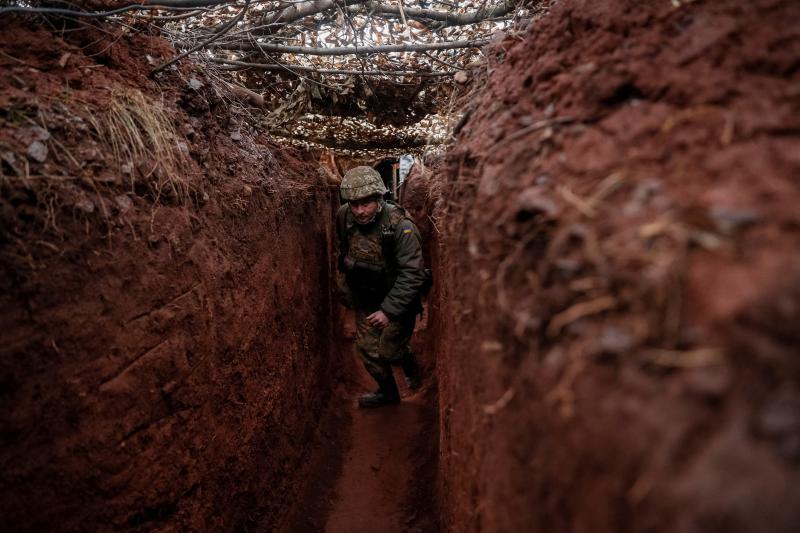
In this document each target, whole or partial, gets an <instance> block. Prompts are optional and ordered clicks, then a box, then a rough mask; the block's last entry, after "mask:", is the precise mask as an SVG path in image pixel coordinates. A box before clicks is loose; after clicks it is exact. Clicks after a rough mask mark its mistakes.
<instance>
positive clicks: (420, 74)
mask: <svg viewBox="0 0 800 533" xmlns="http://www.w3.org/2000/svg"><path fill="white" fill-rule="evenodd" d="M211 61H213V62H214V63H218V64H220V65H232V66H238V67H242V68H252V69H256V70H270V71H289V72H292V71H297V72H315V73H317V74H348V75H352V76H410V77H417V78H432V77H438V76H452V75H453V74H455V71H445V72H424V71H413V70H343V69H331V68H315V67H306V66H301V65H279V64H277V63H246V62H244V61H234V60H232V59H218V58H213V59H212V60H211ZM236 70H239V69H236Z"/></svg>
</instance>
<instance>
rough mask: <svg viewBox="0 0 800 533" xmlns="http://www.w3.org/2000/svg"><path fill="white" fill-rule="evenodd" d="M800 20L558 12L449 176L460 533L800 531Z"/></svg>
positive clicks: (481, 103)
mask: <svg viewBox="0 0 800 533" xmlns="http://www.w3.org/2000/svg"><path fill="white" fill-rule="evenodd" d="M798 8H800V6H798V4H797V3H796V2H788V1H773V0H769V1H768V0H763V1H757V2H737V1H734V0H731V1H717V2H703V1H697V2H671V3H670V2H634V1H581V0H566V1H563V2H556V3H554V5H553V6H552V9H551V11H550V12H549V13H548V14H547V15H545V16H544V17H542V18H540V19H539V20H537V21H535V22H533V23H532V24H531V25H530V27H529V28H528V30H527V32H526V33H525V34H523V35H509V36H506V38H500V39H498V40H497V42H496V43H495V46H493V47H492V48H491V49H490V50H489V58H488V64H487V65H484V67H485V68H487V69H488V71H489V73H490V76H489V81H488V84H487V85H486V87H485V88H484V89H483V91H482V92H481V93H480V95H479V96H478V98H476V100H475V102H474V105H472V106H471V107H470V108H469V109H468V113H469V117H468V118H467V120H466V121H464V122H463V127H461V128H460V131H459V132H458V138H457V141H456V145H455V147H454V148H453V149H452V150H451V152H450V153H449V154H448V156H447V168H446V169H445V170H444V172H443V173H442V175H441V176H440V177H441V181H442V183H441V188H442V198H443V205H441V206H440V207H439V208H438V209H437V211H436V213H435V215H436V216H435V220H436V221H437V225H438V228H439V230H440V231H441V232H442V233H441V235H440V243H439V247H438V248H437V250H436V253H435V254H434V259H435V265H434V266H435V270H436V280H437V288H436V289H437V291H438V294H439V299H440V304H441V307H440V312H438V313H437V314H436V316H435V328H436V330H437V331H438V343H437V344H438V346H437V355H438V367H439V387H440V388H439V394H440V421H441V442H440V453H441V457H440V463H439V464H440V474H441V476H440V477H441V480H440V481H441V490H440V491H439V494H440V500H441V502H440V503H441V509H442V513H443V517H442V519H443V524H444V526H445V528H446V529H448V530H450V531H536V532H565V531H574V532H578V531H585V532H592V533H599V532H617V533H619V532H625V531H665V532H666V531H669V532H689V531H704V532H711V531H725V532H731V531H763V532H778V531H786V532H788V531H795V530H797V528H798V527H799V526H800V514H798V509H800V470H799V469H798V458H800V447H799V446H798V443H800V408H799V407H800V388H799V386H800V367H799V366H798V352H797V346H798V345H799V344H798V343H799V342H800V338H798V336H797V335H798V334H797V332H798V330H797V327H796V326H797V324H798V323H800V255H798V250H800V247H799V245H800V234H798V227H800V218H799V217H798V210H797V207H796V205H797V199H798V188H797V180H796V177H797V175H798V172H800V160H798V158H797V154H798V153H800V135H799V134H798V132H800V128H798V126H800V122H798V121H799V120H800V106H798V99H797V95H798V92H797V87H798V83H800V70H798V67H800V63H798V57H800V53H798V52H800V38H799V37H798V34H797V33H796V31H795V30H794V28H796V27H798V23H800V10H799V9H798Z"/></svg>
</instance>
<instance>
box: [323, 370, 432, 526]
mask: <svg viewBox="0 0 800 533" xmlns="http://www.w3.org/2000/svg"><path fill="white" fill-rule="evenodd" d="M353 367H355V368H354V370H357V376H356V379H355V380H354V381H353V384H352V386H349V387H347V389H349V392H350V393H351V395H352V397H353V401H351V402H349V404H350V405H349V409H351V410H352V413H351V415H352V425H351V427H350V447H349V449H347V450H346V452H345V456H344V458H343V464H342V471H341V475H340V477H339V479H338V480H337V482H336V487H335V489H334V491H335V496H334V503H333V508H332V509H331V512H330V514H329V515H328V520H327V523H326V524H325V529H324V531H325V532H326V533H362V532H363V533H367V532H370V533H372V532H375V531H382V532H386V533H401V532H416V531H422V530H421V529H420V528H419V526H418V525H417V522H418V521H419V519H420V518H421V517H420V516H419V509H418V505H417V503H416V502H415V501H414V499H415V497H416V495H417V493H418V491H417V490H416V489H417V488H418V487H415V484H416V482H417V476H416V474H417V470H418V469H419V465H418V464H416V459H417V458H418V457H419V454H417V453H416V452H417V450H418V449H419V447H420V444H421V443H420V440H419V439H420V437H421V436H422V435H424V434H425V432H424V431H423V426H424V423H425V416H426V414H427V410H426V405H425V403H426V394H425V393H424V390H423V391H420V392H413V391H409V390H407V389H406V388H405V387H404V383H402V372H399V371H396V372H395V374H396V376H397V377H398V378H399V379H398V384H399V386H400V387H401V394H402V395H403V401H402V402H401V403H399V404H397V405H393V406H387V407H382V408H379V409H359V408H358V406H357V404H356V402H355V398H356V397H357V395H358V394H360V393H361V392H365V391H368V390H371V389H373V388H374V387H375V384H374V381H372V379H371V378H370V377H369V375H368V374H367V373H366V371H365V370H363V368H361V365H357V364H354V365H353Z"/></svg>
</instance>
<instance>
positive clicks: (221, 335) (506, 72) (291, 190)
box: [0, 0, 800, 533]
mask: <svg viewBox="0 0 800 533" xmlns="http://www.w3.org/2000/svg"><path fill="white" fill-rule="evenodd" d="M552 8H553V9H552V11H551V12H549V13H546V14H543V16H542V18H541V19H537V20H535V21H531V25H530V27H529V29H528V30H526V33H519V34H504V35H498V36H497V39H494V40H493V42H492V44H491V45H489V47H488V48H487V49H486V50H485V54H486V55H485V57H486V62H485V63H483V64H481V65H482V66H480V65H479V66H478V69H479V71H480V76H478V77H477V81H479V82H480V83H484V82H485V84H484V85H482V86H481V87H478V88H475V90H474V91H473V88H472V87H470V86H467V87H465V88H467V89H468V91H469V94H470V101H469V102H465V103H464V106H465V108H464V110H463V112H464V114H463V119H462V120H461V121H459V122H458V123H457V125H456V126H455V128H454V132H453V134H454V136H455V137H454V141H453V142H452V144H451V145H450V146H449V147H448V149H447V151H446V153H444V154H442V155H441V156H439V157H438V158H433V161H431V165H430V167H428V168H429V171H430V172H429V174H428V175H425V176H420V177H419V179H420V181H419V182H418V183H419V184H420V186H419V188H418V189H417V195H416V196H415V197H414V196H413V195H412V197H411V198H412V201H410V202H409V203H408V205H407V207H409V209H410V210H413V211H414V213H413V214H414V218H415V220H416V221H417V222H418V224H419V226H420V229H421V231H422V233H423V240H425V241H426V242H427V243H428V245H429V246H430V250H428V252H429V255H430V259H431V264H432V266H433V268H434V272H435V280H436V282H435V285H434V288H433V292H432V295H431V297H430V301H429V302H428V310H427V311H426V314H425V317H424V319H423V320H422V321H421V322H420V323H419V324H418V328H417V331H416V332H415V336H414V339H413V347H414V349H415V351H416V353H417V355H418V357H419V359H420V362H421V364H422V367H423V375H424V381H423V387H422V389H421V390H419V391H408V390H405V389H403V391H402V394H403V401H402V402H401V403H400V404H399V405H396V406H391V407H385V408H382V409H377V410H372V411H367V410H359V409H358V408H357V407H356V403H355V398H356V396H357V395H358V394H360V393H362V392H365V391H367V390H369V389H371V388H372V387H373V384H372V382H371V380H370V379H369V378H368V377H367V376H366V374H365V373H364V371H363V369H362V368H361V366H360V363H359V362H358V361H357V359H356V357H355V355H354V353H353V350H352V345H351V343H352V321H351V319H350V318H349V317H348V316H347V315H346V313H345V312H344V310H343V308H341V307H340V306H339V305H338V304H337V303H336V301H335V299H334V290H333V280H334V277H335V264H334V262H333V254H334V248H335V246H334V244H333V235H332V233H333V227H332V225H333V224H332V222H333V218H334V217H333V215H334V212H335V209H336V207H338V205H339V198H338V193H337V187H336V183H335V181H336V180H335V179H328V178H326V174H325V172H320V170H321V169H320V165H321V164H322V160H321V156H320V154H312V153H310V152H303V151H301V150H297V149H294V148H288V147H286V146H282V145H279V144H277V143H276V142H273V140H271V139H269V138H265V137H264V136H260V135H256V134H253V133H252V132H248V131H245V130H246V128H244V129H243V128H241V127H240V126H241V124H240V116H239V115H236V114H235V113H234V111H235V110H233V109H232V108H229V106H228V101H227V100H225V99H223V98H221V97H220V96H219V94H218V93H217V92H216V90H215V89H213V80H211V79H206V78H204V77H203V76H201V75H200V74H199V73H198V71H196V70H192V69H194V68H195V67H194V66H192V65H190V64H189V62H188V60H187V61H184V62H183V63H182V64H181V65H178V67H176V70H168V71H166V72H165V73H164V75H163V77H162V79H161V80H160V81H154V80H151V79H148V78H146V75H145V73H146V72H148V71H149V69H150V66H148V63H149V62H150V61H152V60H154V58H153V56H152V54H156V55H158V54H163V55H164V56H165V57H166V56H169V55H170V54H173V52H174V50H170V49H169V46H168V45H167V44H166V42H165V41H163V40H161V39H158V38H155V37H152V36H146V35H141V34H139V35H132V34H131V35H128V34H124V32H123V34H121V35H120V36H119V38H118V39H117V37H116V36H115V37H114V39H113V42H110V41H109V40H108V39H109V35H107V34H106V32H100V34H98V33H97V31H94V30H92V31H94V33H92V32H91V31H90V32H89V33H86V34H83V33H81V31H82V30H77V29H76V31H75V32H69V33H61V34H59V37H58V39H56V38H53V36H54V35H56V34H57V33H59V32H58V31H57V30H48V29H46V28H42V27H41V25H38V24H37V23H36V22H31V21H30V20H29V21H28V22H14V21H10V22H6V21H5V20H3V21H0V24H3V25H4V26H3V34H4V37H5V36H6V35H9V36H11V37H12V38H10V39H8V41H6V40H3V42H0V49H2V51H3V54H2V57H0V64H1V65H2V68H3V69H4V70H3V73H4V74H5V72H6V71H8V72H9V73H10V74H11V75H10V76H5V75H4V76H0V96H2V99H3V100H2V101H3V105H4V109H3V110H2V113H0V148H2V150H0V156H2V161H0V170H1V171H2V174H0V192H2V194H0V259H2V262H0V471H2V475H0V523H3V525H4V527H5V528H6V529H8V530H9V531H20V532H39V531H64V532H82V531H108V530H112V531H128V532H134V533H139V532H150V531H159V532H164V533H166V532H172V531H201V532H202V531H225V532H227V531H231V532H237V533H238V532H252V531H254V532H262V531H277V532H280V533H293V532H298V533H305V532H309V533H311V532H329V533H334V532H336V533H345V532H354V533H359V532H361V531H364V532H368V531H369V532H372V531H387V532H404V533H429V532H433V533H435V532H437V531H439V530H441V531H452V532H455V533H479V532H489V533H493V532H505V531H509V532H523V531H525V532H527V531H531V532H537V533H564V532H576V533H579V532H591V533H640V532H648V533H651V532H652V533H674V532H678V533H694V532H697V531H702V532H704V533H717V532H719V533H723V532H724V533H762V532H768V533H794V532H796V531H798V530H800V470H799V469H798V465H799V464H800V415H799V414H798V413H800V366H799V365H798V351H797V347H798V346H800V333H799V332H800V330H798V327H797V325H798V324H800V257H799V256H798V250H800V231H798V228H800V216H798V209H797V205H798V187H797V176H798V175H800V159H798V157H797V154H799V153H800V136H799V135H798V131H800V127H798V117H800V108H798V104H797V96H798V94H800V92H799V90H798V87H800V86H799V85H798V75H799V74H800V70H799V69H798V60H797V57H798V50H800V45H798V43H800V37H798V34H797V31H796V29H795V28H797V27H800V4H798V3H797V2H791V1H787V0H756V1H754V2H750V3H743V2H738V1H736V0H719V1H716V2H708V1H707V2H703V1H688V2H687V1H673V2H666V1H664V2H649V3H647V2H645V3H642V2H635V1H633V0H620V1H596V2H587V1H582V0H561V1H559V2H552ZM37 20H38V19H37ZM792 21H794V22H792ZM54 32H55V33H54ZM103 39H106V40H105V41H103ZM97 43H100V44H97ZM112 45H113V46H112ZM93 46H95V47H99V48H95V49H92V50H90V52H91V54H88V52H87V49H88V48H91V47H93ZM65 50H69V53H68V54H65ZM87 54H88V55H87ZM9 57H11V59H9ZM484 67H486V68H484ZM192 76H195V78H194V82H193V83H187V80H190V79H191V77H192ZM483 77H488V79H485V80H483V79H482V78H483ZM199 78H203V79H202V80H200V79H199ZM467 78H469V76H467ZM109 88H111V89H114V90H109ZM73 97H74V100H73V99H72V98H73ZM115 98H117V100H115ZM142 101H144V102H147V105H146V106H144V107H155V106H157V105H162V106H163V111H164V113H163V117H168V118H169V121H170V122H171V125H170V128H172V126H174V127H175V135H176V136H178V137H179V138H180V140H181V141H180V142H181V151H182V152H187V154H188V155H187V158H186V160H185V161H184V163H185V164H184V165H183V166H182V167H181V168H180V172H179V173H178V178H179V180H178V182H169V180H168V179H166V178H164V176H163V175H161V174H160V173H159V174H158V175H156V174H154V173H152V172H150V171H149V170H147V169H145V171H142V170H141V169H138V168H134V166H131V165H126V166H125V168H126V170H123V168H122V167H121V166H120V165H117V164H116V163H118V161H115V160H114V156H115V147H114V146H105V145H103V144H102V142H101V141H102V139H100V138H99V137H97V136H96V135H95V136H94V137H93V136H92V135H90V130H91V128H89V126H87V124H88V123H89V122H91V120H90V119H92V118H93V117H97V116H101V115H102V114H103V112H104V110H106V109H109V108H111V107H115V108H120V107H121V108H124V107H125V105H128V104H131V103H132V102H133V103H136V102H142ZM78 104H79V105H78ZM112 104H113V106H112ZM123 104H125V105H123ZM6 107H7V108H8V109H6ZM81 113H84V115H83V116H82V115H81ZM87 113H88V114H87ZM453 118H455V117H453ZM126 122H128V123H135V121H134V122H130V121H126ZM31 123H33V124H34V125H31ZM42 125H44V126H47V128H49V129H48V130H47V131H43V130H44V129H45V128H43V127H42ZM82 128H86V129H82ZM184 141H185V142H184ZM31 147H32V148H34V150H33V151H29V149H30V148H31ZM43 147H48V149H49V151H45V150H44V149H43ZM182 148H186V149H187V150H185V151H184V150H182ZM26 154H27V155H26ZM325 157H327V158H328V159H329V162H330V161H332V160H333V156H331V155H330V154H327V155H326V156H325ZM20 161H22V162H24V163H25V165H22V164H19V162H20ZM426 164H427V163H426ZM26 165H27V166H26ZM334 166H335V165H334ZM15 172H17V173H16V174H15ZM167 177H169V176H167ZM174 177H175V176H173V178H174ZM170 185H171V186H170ZM423 226H424V227H423ZM397 377H398V378H399V379H398V382H400V383H401V384H402V379H401V376H400V375H399V374H398V376H397ZM401 386H402V385H401Z"/></svg>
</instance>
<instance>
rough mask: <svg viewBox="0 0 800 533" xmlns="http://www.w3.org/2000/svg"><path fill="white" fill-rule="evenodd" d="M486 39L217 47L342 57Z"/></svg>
mask: <svg viewBox="0 0 800 533" xmlns="http://www.w3.org/2000/svg"><path fill="white" fill-rule="evenodd" d="M489 42H490V41H489V40H488V39H473V40H468V41H444V42H440V43H425V44H389V45H382V46H380V45H379V46H374V45H364V46H360V47H352V46H332V47H330V48H321V47H313V46H287V45H279V44H266V43H255V44H253V43H236V44H226V45H222V46H218V47H217V48H219V49H221V50H236V51H243V50H256V49H260V50H261V51H262V52H275V53H282V54H305V55H312V56H314V55H316V56H344V55H368V54H386V53H390V52H423V51H426V50H454V49H457V48H480V47H481V46H484V45H486V44H489Z"/></svg>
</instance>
